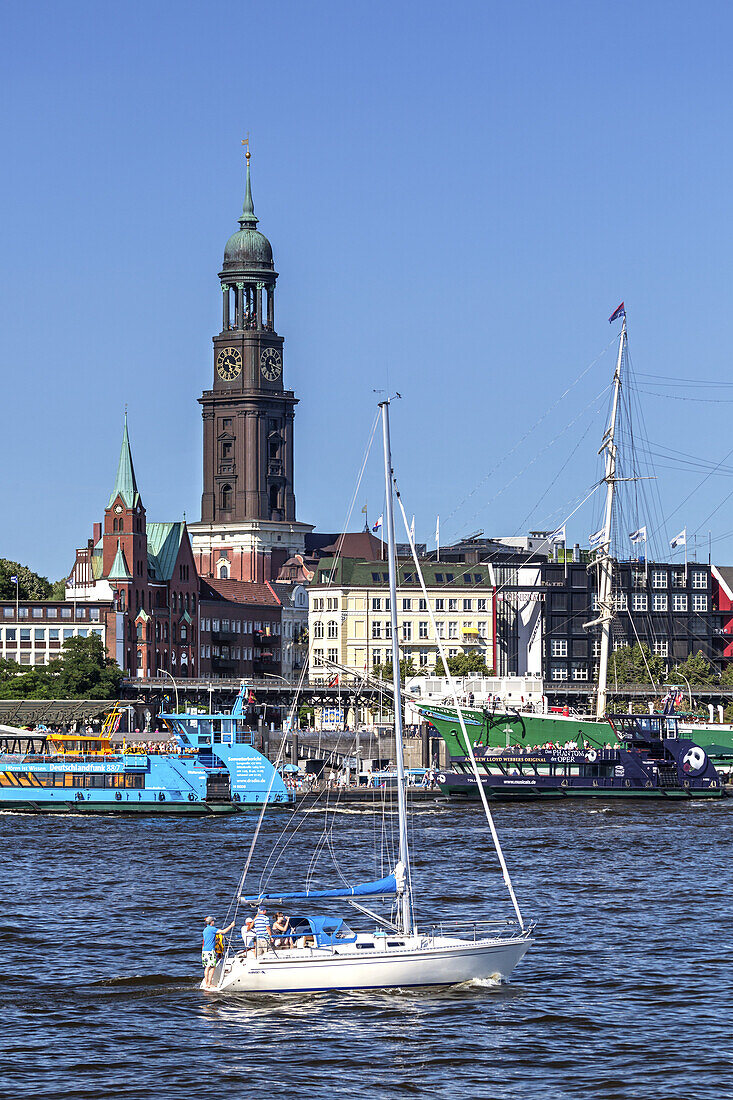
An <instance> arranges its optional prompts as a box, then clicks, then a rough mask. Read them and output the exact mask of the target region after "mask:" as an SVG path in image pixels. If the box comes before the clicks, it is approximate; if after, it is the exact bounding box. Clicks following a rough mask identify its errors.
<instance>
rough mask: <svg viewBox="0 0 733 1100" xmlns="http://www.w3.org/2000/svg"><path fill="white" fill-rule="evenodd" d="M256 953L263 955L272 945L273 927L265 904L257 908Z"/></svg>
mask: <svg viewBox="0 0 733 1100" xmlns="http://www.w3.org/2000/svg"><path fill="white" fill-rule="evenodd" d="M255 941H256V945H255V955H256V956H257V955H263V954H264V953H265V951H267V950H268V948H270V947H272V928H271V927H270V918H269V917H268V915H267V910H266V909H265V907H264V906H263V905H261V906H260V908H259V909H258V910H257V916H256V917H255Z"/></svg>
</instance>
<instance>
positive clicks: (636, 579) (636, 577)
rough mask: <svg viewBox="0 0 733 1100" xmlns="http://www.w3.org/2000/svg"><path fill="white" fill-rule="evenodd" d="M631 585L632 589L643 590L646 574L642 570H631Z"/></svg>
mask: <svg viewBox="0 0 733 1100" xmlns="http://www.w3.org/2000/svg"><path fill="white" fill-rule="evenodd" d="M631 583H632V584H633V586H634V588H644V587H645V585H646V573H645V572H644V570H643V569H632V570H631Z"/></svg>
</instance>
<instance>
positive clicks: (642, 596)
mask: <svg viewBox="0 0 733 1100" xmlns="http://www.w3.org/2000/svg"><path fill="white" fill-rule="evenodd" d="M631 607H632V609H633V610H634V611H648V610H649V597H648V596H647V594H646V592H634V593H633V594H632V596H631Z"/></svg>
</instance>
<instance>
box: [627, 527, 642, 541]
mask: <svg viewBox="0 0 733 1100" xmlns="http://www.w3.org/2000/svg"><path fill="white" fill-rule="evenodd" d="M642 539H643V540H644V542H646V527H639V528H638V530H636V531H632V532H631V534H630V535H629V542H641V541H642Z"/></svg>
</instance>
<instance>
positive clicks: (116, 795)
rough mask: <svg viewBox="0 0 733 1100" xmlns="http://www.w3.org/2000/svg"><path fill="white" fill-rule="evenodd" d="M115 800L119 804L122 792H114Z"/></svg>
mask: <svg viewBox="0 0 733 1100" xmlns="http://www.w3.org/2000/svg"><path fill="white" fill-rule="evenodd" d="M115 798H116V799H117V801H118V802H121V801H122V792H121V791H115Z"/></svg>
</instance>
